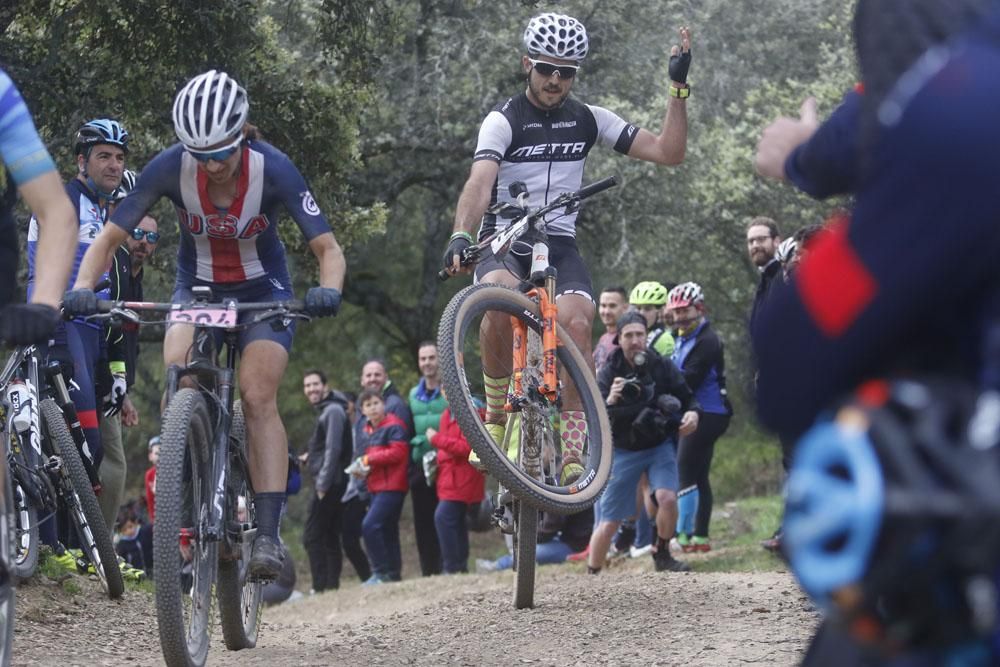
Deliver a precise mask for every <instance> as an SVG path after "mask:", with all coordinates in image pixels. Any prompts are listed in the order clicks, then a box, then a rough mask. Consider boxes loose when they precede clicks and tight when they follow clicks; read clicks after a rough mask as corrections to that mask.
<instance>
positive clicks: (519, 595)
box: [514, 502, 538, 609]
mask: <svg viewBox="0 0 1000 667" xmlns="http://www.w3.org/2000/svg"><path fill="white" fill-rule="evenodd" d="M537 544H538V510H537V509H535V508H534V507H530V506H528V505H526V504H524V503H522V502H515V503H514V608H515V609H530V608H532V607H534V606H535V551H536V547H537Z"/></svg>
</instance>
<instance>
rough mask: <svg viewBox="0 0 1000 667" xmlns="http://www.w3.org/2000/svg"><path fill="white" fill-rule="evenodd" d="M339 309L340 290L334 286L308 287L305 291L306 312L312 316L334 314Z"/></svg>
mask: <svg viewBox="0 0 1000 667" xmlns="http://www.w3.org/2000/svg"><path fill="white" fill-rule="evenodd" d="M338 310H340V290H338V289H336V288H335V287H310V288H309V291H308V292H306V312H307V313H309V314H310V315H312V316H313V317H326V316H328V315H336V314H337V311H338Z"/></svg>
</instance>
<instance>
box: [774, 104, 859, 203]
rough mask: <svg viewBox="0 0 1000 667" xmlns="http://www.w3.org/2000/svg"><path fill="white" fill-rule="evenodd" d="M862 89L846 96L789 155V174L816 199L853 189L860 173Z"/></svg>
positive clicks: (787, 170)
mask: <svg viewBox="0 0 1000 667" xmlns="http://www.w3.org/2000/svg"><path fill="white" fill-rule="evenodd" d="M860 114H861V93H859V92H858V91H856V90H852V91H850V92H849V93H847V95H845V96H844V100H843V101H842V102H841V103H840V106H838V107H837V108H836V109H834V111H833V113H832V114H830V117H829V118H827V119H826V122H824V123H823V124H822V125H820V126H819V128H818V129H817V130H816V133H815V134H813V136H812V137H811V138H810V139H809V141H807V142H806V143H804V144H802V145H801V146H799V147H798V148H796V149H795V150H794V151H792V154H791V155H789V156H788V159H787V160H786V161H785V176H786V177H787V178H788V180H789V181H790V182H791V183H793V184H794V185H795V186H796V187H797V188H798V189H800V190H802V191H803V192H805V193H806V194H808V195H809V196H811V197H815V198H816V199H825V198H827V197H832V196H834V195H840V194H846V193H849V192H853V191H854V190H855V188H856V187H857V183H856V181H857V175H858V171H859V170H858V136H859V128H858V119H859V117H860Z"/></svg>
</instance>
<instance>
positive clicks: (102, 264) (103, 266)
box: [73, 225, 128, 289]
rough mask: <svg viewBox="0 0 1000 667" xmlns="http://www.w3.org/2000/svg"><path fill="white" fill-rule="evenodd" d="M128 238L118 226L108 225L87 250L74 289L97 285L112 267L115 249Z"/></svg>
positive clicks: (91, 287)
mask: <svg viewBox="0 0 1000 667" xmlns="http://www.w3.org/2000/svg"><path fill="white" fill-rule="evenodd" d="M127 236H128V234H126V232H125V231H124V230H123V229H121V228H120V227H118V226H116V225H107V226H106V227H105V228H104V230H103V231H101V233H100V234H98V235H97V238H96V239H95V240H94V243H93V244H92V245H91V246H90V248H89V249H88V250H87V254H85V255H84V256H83V261H82V262H81V263H80V271H79V272H77V274H76V284H74V285H73V288H74V289H78V288H84V287H87V288H90V289H93V288H94V286H95V285H97V281H98V280H100V278H101V276H102V275H103V274H104V273H105V272H106V271H107V270H108V267H109V266H111V258H112V257H113V256H114V254H115V249H116V248H117V247H118V246H119V245H121V244H122V243H123V242H124V241H125V238H126V237H127Z"/></svg>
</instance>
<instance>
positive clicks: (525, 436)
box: [438, 177, 617, 609]
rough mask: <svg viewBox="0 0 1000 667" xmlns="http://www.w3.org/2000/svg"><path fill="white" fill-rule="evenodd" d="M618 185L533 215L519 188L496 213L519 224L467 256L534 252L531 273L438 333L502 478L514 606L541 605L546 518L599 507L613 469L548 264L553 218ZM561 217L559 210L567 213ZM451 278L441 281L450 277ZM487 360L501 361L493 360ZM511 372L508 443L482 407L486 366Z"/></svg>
mask: <svg viewBox="0 0 1000 667" xmlns="http://www.w3.org/2000/svg"><path fill="white" fill-rule="evenodd" d="M616 183H617V181H616V180H615V178H614V177H611V178H607V179H604V180H602V181H598V182H596V183H592V184H591V185H589V186H587V187H584V188H582V189H581V190H579V191H577V192H569V193H565V194H563V195H561V196H559V197H557V198H556V199H554V200H553V201H552V202H551V203H549V204H547V205H545V206H543V207H541V208H539V209H537V210H533V211H532V210H529V209H528V206H527V200H528V192H527V189H526V187H525V186H524V184H523V183H520V182H516V183H513V184H511V186H510V193H511V196H512V197H515V198H516V200H517V202H516V203H504V204H496V205H494V206H493V207H491V208H490V209H489V210H488V211H487V213H491V214H494V215H498V216H502V217H507V218H513V221H512V223H511V225H510V226H509V227H507V228H506V229H503V230H501V231H499V232H497V233H495V234H493V235H492V236H490V237H489V238H487V239H485V240H483V241H481V242H480V243H478V244H475V245H472V246H469V248H467V249H466V250H465V251H464V252H463V253H462V256H461V258H460V260H461V265H462V266H471V265H473V264H475V263H476V262H477V261H478V260H479V259H480V258H481V257H483V256H484V255H485V254H486V253H492V254H493V255H494V256H495V257H497V258H498V259H503V258H504V257H505V256H507V255H508V254H509V253H514V254H526V253H529V252H530V253H531V258H532V261H531V271H530V274H529V276H528V279H527V280H523V281H521V283H520V285H519V287H518V288H517V289H511V288H508V287H506V286H504V285H498V284H474V285H472V286H469V287H466V288H465V289H463V290H461V291H460V292H458V293H457V294H456V295H455V296H454V297H453V298H452V300H451V301H450V302H449V304H448V307H447V308H446V309H445V312H444V315H443V316H442V317H441V322H440V324H439V327H438V350H440V351H441V370H442V381H443V383H444V386H445V390H446V391H447V394H448V397H449V407H450V408H451V410H452V412H453V414H454V415H455V419H456V420H457V421H458V423H459V425H460V426H461V428H462V432H463V433H464V434H465V436H466V438H468V440H469V444H470V446H471V447H472V449H473V451H474V452H475V453H476V455H477V456H478V457H479V459H480V461H481V462H482V464H483V465H484V466H485V467H486V469H487V470H488V471H489V472H490V473H491V474H492V475H493V476H494V477H496V478H497V480H499V482H500V490H499V493H498V496H497V503H496V506H497V510H496V512H495V514H494V521H495V523H496V524H497V525H498V526H499V528H500V530H501V532H503V533H505V534H508V535H511V536H512V541H513V556H514V572H515V577H514V596H513V602H514V606H515V607H516V608H518V609H523V608H526V607H533V606H534V590H535V548H536V544H537V530H538V512H539V511H545V512H552V513H555V514H573V513H575V512H579V511H582V510H584V509H586V508H587V507H589V506H591V505H593V504H594V502H595V501H596V500H597V498H598V497H599V496H600V494H601V492H602V491H603V490H604V487H605V485H606V484H607V481H608V477H609V476H610V472H611V452H612V442H611V430H610V426H609V423H608V418H607V412H606V410H605V407H604V400H603V399H602V398H601V394H600V391H599V390H598V387H597V380H596V378H595V376H594V373H593V371H592V370H591V367H590V363H589V360H588V359H586V358H585V357H584V355H583V354H582V353H581V352H580V350H579V349H578V348H577V346H576V345H575V344H574V343H573V340H572V339H571V338H570V336H569V333H568V332H567V331H566V330H565V329H563V327H562V326H561V325H559V323H558V308H557V306H556V299H555V290H556V278H557V275H556V269H555V267H553V266H550V265H549V259H548V258H549V247H548V236H547V234H546V225H547V224H548V222H551V220H547V219H546V216H547V215H548V214H550V213H554V212H557V211H559V210H560V209H563V211H567V210H569V211H572V210H575V209H576V208H577V207H578V206H579V204H580V202H581V201H583V200H584V199H586V198H587V197H590V196H592V195H594V194H597V193H598V192H601V191H603V190H606V189H608V188H610V187H612V186H614V185H615V184H616ZM560 214H562V213H556V215H557V216H558V215H560ZM447 275H448V274H447V273H446V272H444V271H442V272H441V273H440V274H439V276H440V277H441V278H442V279H444V278H446V277H447ZM490 326H493V327H497V326H501V327H502V326H510V328H511V332H512V333H511V346H510V347H508V348H505V349H501V350H486V349H485V347H484V346H483V345H482V344H481V342H480V334H481V330H482V329H483V328H484V327H487V328H488V327H490ZM486 355H494V356H491V357H489V358H487V356H486ZM486 364H489V365H490V366H491V367H494V368H495V367H503V368H505V369H506V370H509V371H510V373H509V375H510V377H511V381H510V384H509V385H508V387H507V391H506V401H505V405H504V412H505V416H506V424H505V429H504V439H503V442H500V443H497V442H495V441H494V439H493V438H492V437H491V435H490V433H489V432H488V431H487V427H486V423H485V422H484V418H483V415H482V413H481V412H480V410H479V405H480V404H479V398H480V397H483V396H485V395H486V387H485V380H484V377H483V369H484V367H485V365H486ZM567 410H573V411H575V412H578V413H582V415H583V420H582V421H583V424H582V425H580V424H577V423H572V424H570V423H567V422H568V420H565V419H564V418H563V417H564V413H565V411H567ZM571 428H572V429H577V430H578V432H577V433H576V434H574V435H575V436H577V437H579V435H580V434H579V430H582V431H583V446H582V456H580V458H581V460H580V461H579V463H580V465H581V467H582V469H583V471H582V473H581V474H580V476H579V477H578V478H577V479H575V480H572V481H570V480H566V482H567V483H565V484H564V483H563V480H562V479H561V474H560V473H561V471H562V468H563V463H564V461H563V452H562V451H561V442H562V438H563V435H564V434H566V435H568V434H569V430H570V429H571Z"/></svg>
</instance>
